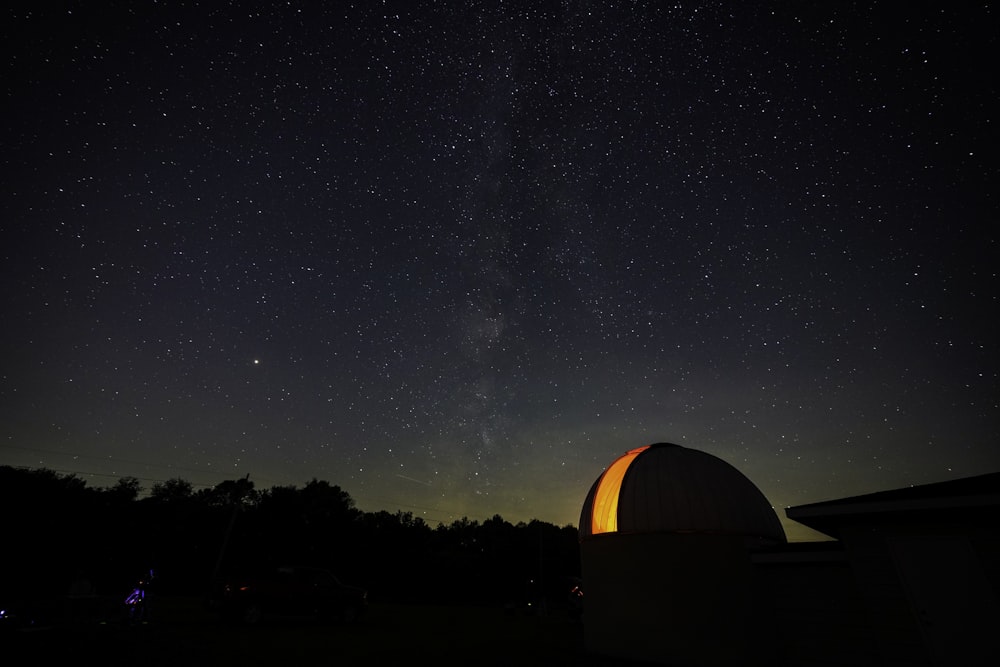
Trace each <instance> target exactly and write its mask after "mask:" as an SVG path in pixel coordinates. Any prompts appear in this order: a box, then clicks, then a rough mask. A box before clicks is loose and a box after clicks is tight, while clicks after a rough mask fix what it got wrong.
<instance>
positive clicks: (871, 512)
mask: <svg viewBox="0 0 1000 667" xmlns="http://www.w3.org/2000/svg"><path fill="white" fill-rule="evenodd" d="M785 513H786V515H787V516H788V518H790V519H793V520H795V521H798V522H800V523H803V524H805V525H807V526H809V527H811V528H814V529H815V530H817V531H820V532H822V533H825V534H826V535H829V536H830V537H831V538H832V539H831V540H829V541H817V542H800V543H795V544H788V543H787V542H786V539H785V534H784V531H783V530H782V527H781V523H780V522H779V519H778V516H777V514H776V513H775V511H774V510H773V509H772V507H771V505H770V503H769V502H768V501H767V499H766V498H765V497H764V495H763V494H762V493H761V492H760V490H759V489H758V488H757V487H756V486H755V485H754V484H753V482H751V481H750V480H749V479H747V478H746V477H745V476H744V475H743V474H742V473H741V472H740V471H738V470H737V469H736V468H734V467H733V466H731V465H730V464H728V463H726V462H725V461H723V460H722V459H720V458H718V457H716V456H712V455H711V454H707V453H705V452H701V451H698V450H695V449H689V448H687V447H680V446H678V445H672V444H667V443H659V444H655V445H648V446H645V447H639V448H637V449H633V450H631V451H628V452H626V453H625V454H623V455H622V456H620V457H619V458H617V459H615V460H614V461H613V462H612V463H611V464H610V465H609V466H608V467H607V468H606V469H605V471H604V472H603V473H602V474H601V475H600V476H599V477H598V478H597V480H596V481H595V482H594V483H593V485H592V486H591V487H590V491H589V493H588V494H587V497H586V500H585V501H584V504H583V511H582V513H581V515H580V524H579V534H580V558H581V565H582V569H583V572H582V574H583V584H584V585H583V588H584V591H585V595H586V597H585V608H584V613H583V624H584V642H585V645H586V648H587V650H588V651H591V652H594V653H599V654H603V655H606V656H611V657H615V658H625V659H629V660H641V661H645V662H648V663H660V664H665V665H672V666H677V667H680V666H721V665H734V666H735V665H740V666H743V665H767V666H768V667H773V666H775V665H779V666H781V665H784V666H788V667H792V666H794V667H814V666H815V667H819V666H820V665H822V666H823V667H830V666H832V665H843V666H848V665H850V666H851V667H859V666H865V667H875V666H876V665H877V666H879V667H881V666H883V665H889V664H892V665H936V666H938V667H951V666H954V667H970V666H972V665H976V666H978V665H982V666H983V667H986V666H987V665H990V666H992V665H993V664H996V648H995V645H994V644H995V639H994V638H995V628H996V627H998V624H1000V599H998V598H1000V594H998V591H1000V531H998V526H1000V472H994V473H988V474H984V475H979V476H976V477H969V478H964V479H956V480H948V481H944V482H937V483H933V484H926V485H922V486H914V487H908V488H904V489H895V490H890V491H881V492H876V493H872V494H867V495H863V496H854V497H849V498H841V499H835V500H829V501H823V502H818V503H813V504H810V505H801V506H799V507H790V508H787V509H786V510H785Z"/></svg>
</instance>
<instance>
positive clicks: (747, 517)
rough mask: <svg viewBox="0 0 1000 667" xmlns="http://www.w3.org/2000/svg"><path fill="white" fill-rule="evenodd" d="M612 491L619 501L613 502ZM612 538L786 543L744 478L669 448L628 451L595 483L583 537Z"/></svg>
mask: <svg viewBox="0 0 1000 667" xmlns="http://www.w3.org/2000/svg"><path fill="white" fill-rule="evenodd" d="M623 468H624V470H623ZM606 478H607V479H606ZM614 492H616V493H617V497H613V498H612V497H608V495H607V494H608V493H614ZM609 510H613V511H614V512H615V515H614V516H613V517H609V516H608V512H609ZM608 532H620V533H642V532H675V533H716V534H729V535H742V536H745V537H748V538H760V539H764V540H768V541H778V542H784V541H785V533H784V530H783V529H782V527H781V522H780V520H779V519H778V515H777V514H776V513H775V511H774V509H773V508H772V507H771V504H770V503H769V502H768V500H767V498H765V497H764V494H763V493H761V492H760V490H759V489H758V488H757V487H756V486H755V485H754V483H753V482H751V481H750V480H749V479H748V478H747V477H746V476H745V475H743V473H741V472H740V471H739V470H737V469H736V468H734V467H733V466H732V465H730V464H729V463H726V462H725V461H723V460H722V459H720V458H718V457H716V456H713V455H711V454H708V453H706V452H702V451H698V450H695V449H689V448H687V447H681V446H679V445H673V444H670V443H658V444H655V445H650V446H648V447H643V448H638V449H634V450H631V451H629V452H628V453H626V454H624V455H623V456H621V457H619V458H618V459H616V460H615V462H613V463H612V464H611V465H610V466H609V467H608V469H607V470H606V471H605V472H604V473H603V474H602V475H601V476H600V477H599V478H598V479H597V481H595V482H594V485H593V486H592V487H591V489H590V492H589V493H588V494H587V500H586V502H585V503H584V506H583V511H582V513H581V516H580V537H581V539H582V538H586V537H590V536H592V535H596V534H600V533H608Z"/></svg>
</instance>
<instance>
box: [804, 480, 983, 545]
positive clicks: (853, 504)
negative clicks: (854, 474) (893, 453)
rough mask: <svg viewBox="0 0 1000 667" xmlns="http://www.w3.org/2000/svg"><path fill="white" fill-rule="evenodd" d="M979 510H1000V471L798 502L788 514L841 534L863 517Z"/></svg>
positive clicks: (829, 532)
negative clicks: (811, 501)
mask: <svg viewBox="0 0 1000 667" xmlns="http://www.w3.org/2000/svg"><path fill="white" fill-rule="evenodd" d="M977 510H987V511H994V512H996V511H1000V472H994V473H988V474H985V475H977V476H975V477H965V478H962V479H953V480H948V481H944V482H935V483H933V484H922V485H919V486H910V487H905V488H901V489H891V490H889V491H878V492H876V493H867V494H864V495H860V496H851V497H848V498H838V499H835V500H826V501H823V502H818V503H810V504H808V505H798V506H796V507H789V508H786V509H785V515H786V516H787V517H788V518H789V519H793V520H795V521H798V522H799V523H802V524H805V525H807V526H809V527H810V528H813V529H815V530H818V531H821V532H823V533H826V534H827V535H831V536H833V537H839V534H840V526H841V525H842V524H844V523H845V522H848V521H852V520H857V519H858V518H860V517H867V518H869V519H871V518H873V517H881V518H889V517H900V516H902V515H914V514H921V515H922V516H931V515H936V516H940V515H941V514H942V513H947V512H954V511H960V512H965V513H968V512H970V511H977Z"/></svg>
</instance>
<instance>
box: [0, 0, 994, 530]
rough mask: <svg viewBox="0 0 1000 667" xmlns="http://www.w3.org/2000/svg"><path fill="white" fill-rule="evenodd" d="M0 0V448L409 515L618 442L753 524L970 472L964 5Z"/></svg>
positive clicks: (975, 210) (609, 456) (568, 508)
mask: <svg viewBox="0 0 1000 667" xmlns="http://www.w3.org/2000/svg"><path fill="white" fill-rule="evenodd" d="M0 11H2V12H3V19H2V21H0V37H2V43H3V45H4V46H2V47H0V49H2V53H3V59H2V62H0V66H2V68H3V70H2V72H3V73H2V77H0V87H2V90H3V107H2V108H3V111H2V133H0V142H2V144H0V169H2V176H3V188H2V191H0V216H2V217H0V234H2V235H0V256H2V278H3V284H4V289H3V292H2V307H3V311H2V314H3V317H4V323H3V326H2V328H0V345H2V348H0V349H2V352H3V357H4V363H3V369H2V371H0V428H2V431H0V464H4V465H15V466H26V467H32V468H36V467H46V468H50V469H54V470H58V471H62V472H67V473H74V474H78V475H79V476H81V477H83V478H84V479H85V480H87V481H88V484H93V485H95V486H103V485H109V484H112V483H114V482H115V481H116V479H117V478H118V477H119V476H123V475H131V476H135V477H138V478H139V479H140V480H141V481H142V483H143V485H144V487H146V489H147V490H148V489H149V488H150V487H151V486H152V485H153V484H155V483H157V482H162V481H164V480H166V479H170V478H176V477H181V478H183V479H186V480H188V481H190V482H191V483H192V484H194V486H195V488H203V487H208V486H213V485H215V484H217V483H218V482H220V481H222V480H224V479H234V478H237V477H242V476H244V475H247V474H249V475H250V478H251V480H253V481H254V482H255V484H256V485H257V487H258V488H265V489H266V488H270V487H272V486H277V485H296V486H302V485H304V484H305V483H306V482H308V481H309V480H311V479H313V478H318V479H321V480H326V481H329V482H330V483H333V484H338V485H340V486H341V487H342V488H343V489H344V490H346V491H347V492H348V493H349V494H350V495H351V496H352V497H353V498H354V499H355V501H356V502H357V505H358V507H359V508H361V509H364V510H369V511H375V510H380V509H386V510H389V511H396V510H397V509H401V510H403V511H411V512H413V513H414V515H416V516H421V517H423V518H425V520H427V521H428V522H429V523H431V524H432V525H433V524H436V523H437V522H439V521H443V522H448V523H450V522H451V521H453V520H455V519H458V518H460V517H462V516H468V517H470V518H473V519H479V520H482V519H485V518H489V517H490V516H493V515H494V514H501V515H502V516H503V517H504V518H505V519H507V520H509V521H512V522H517V521H521V520H524V521H528V520H531V519H535V518H537V519H541V520H544V521H550V522H553V523H556V524H559V525H565V524H574V525H575V524H576V523H577V522H578V519H579V512H580V508H581V506H582V504H583V500H584V498H585V496H586V493H587V491H588V490H589V488H590V485H591V484H592V483H593V481H594V480H595V479H596V478H597V476H598V475H600V473H601V472H602V471H603V470H604V468H605V467H606V466H607V465H608V464H610V463H611V461H613V460H614V459H615V458H616V457H617V456H619V455H620V454H621V453H623V452H624V451H626V450H627V449H631V448H633V447H637V446H640V445H644V444H649V443H652V442H664V441H665V442H674V443H677V444H681V445H685V446H689V447H694V448H697V449H702V450H704V451H707V452H709V453H711V454H714V455H716V456H719V457H721V458H723V459H724V460H726V461H728V462H729V463H731V464H733V465H734V466H736V467H737V468H738V469H739V470H741V471H742V472H743V473H744V474H746V475H747V476H748V477H749V478H750V479H751V480H753V481H754V482H755V483H756V484H757V486H758V487H760V489H761V490H762V491H763V492H764V494H765V495H766V496H767V497H768V499H769V500H770V501H771V503H772V504H773V505H774V506H775V508H776V509H777V511H778V512H779V514H780V515H781V516H782V518H784V514H783V511H782V509H783V508H784V507H787V506H791V505H798V504H803V503H808V502H814V501H820V500H827V499H831V498H837V497H842V496H846V495H854V494H859V493H867V492H872V491H878V490H884V489H890V488H897V487H901V486H907V485H911V484H922V483H929V482H935V481H942V480H946V479H953V478H957V477H964V476H971V475H976V474H981V473H985V472H992V471H996V470H1000V447H998V445H1000V442H998V440H1000V437H998V435H1000V382H998V354H997V341H998V340H1000V326H998V323H1000V311H998V296H997V295H998V277H997V266H998V262H997V259H998V258H997V255H998V246H997V238H998V232H997V220H996V217H997V216H996V211H997V201H996V197H997V195H996V183H997V182H998V181H997V175H998V170H997V161H996V145H997V137H996V134H997V131H996V130H997V121H998V118H997V114H996V110H997V97H998V95H997V92H998V91H997V77H996V69H995V67H993V66H990V65H989V64H988V63H989V62H990V61H991V56H992V55H993V54H994V53H995V51H996V35H997V33H998V30H997V29H998V22H997V17H996V8H995V7H990V6H989V4H988V3H986V2H978V3H975V2H969V3H964V2H958V3H906V5H900V3H853V2H843V3H840V2H837V3H830V2H813V3H803V2H779V3H770V2H760V3H696V2H692V3H686V2H685V3H670V2H627V3H626V2H585V1H564V2H545V1H542V0H538V1H534V0H523V1H514V2H499V1H495V2H488V1H475V2H426V1H412V2H411V1H406V2H375V1H372V2H356V3H353V4H349V3H346V2H329V3H319V2H302V3H298V2H282V3H277V2H274V3H259V2H197V1H192V2H102V3H84V2H49V3H34V2H31V3H29V2H13V3H7V4H6V5H5V7H4V8H3V9H2V10H0ZM786 530H789V535H790V537H792V538H793V539H794V538H796V537H797V536H802V535H806V532H807V531H805V532H803V531H798V529H797V528H795V527H794V526H789V525H787V524H786Z"/></svg>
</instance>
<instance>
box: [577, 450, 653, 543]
mask: <svg viewBox="0 0 1000 667" xmlns="http://www.w3.org/2000/svg"><path fill="white" fill-rule="evenodd" d="M647 449H649V445H646V446H645V447H637V448H635V449H630V450H629V451H627V452H626V453H625V454H623V455H622V456H620V457H618V459H617V460H615V462H614V463H612V464H611V465H610V466H608V469H607V470H605V471H604V474H603V475H601V481H600V483H598V485H597V493H596V494H594V507H593V510H592V512H591V524H590V525H591V533H592V534H594V535H597V534H599V533H614V532H616V531H617V530H618V492H619V491H620V490H621V488H622V480H623V479H625V472H626V471H627V470H628V467H629V466H630V465H632V461H634V460H635V457H637V456H638V455H639V454H641V453H642V452H644V451H646V450H647Z"/></svg>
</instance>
